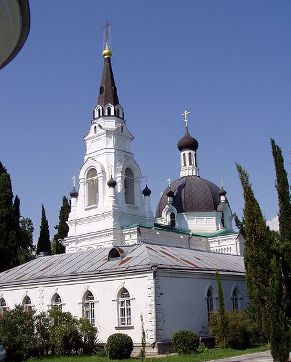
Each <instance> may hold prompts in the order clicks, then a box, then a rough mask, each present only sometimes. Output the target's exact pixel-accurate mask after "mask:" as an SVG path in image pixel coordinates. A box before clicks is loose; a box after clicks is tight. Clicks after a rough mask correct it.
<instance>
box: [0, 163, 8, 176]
mask: <svg viewBox="0 0 291 362" xmlns="http://www.w3.org/2000/svg"><path fill="white" fill-rule="evenodd" d="M6 172H7V169H6V167H4V166H3V164H2V162H1V161H0V176H1V175H2V173H6Z"/></svg>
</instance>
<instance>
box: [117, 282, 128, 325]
mask: <svg viewBox="0 0 291 362" xmlns="http://www.w3.org/2000/svg"><path fill="white" fill-rule="evenodd" d="M118 324H119V326H129V325H131V305H130V294H129V292H128V290H127V289H125V288H122V289H121V291H120V292H119V297H118Z"/></svg>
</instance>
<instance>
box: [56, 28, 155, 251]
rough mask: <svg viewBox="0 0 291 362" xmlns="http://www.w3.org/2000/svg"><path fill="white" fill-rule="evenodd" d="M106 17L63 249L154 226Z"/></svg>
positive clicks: (119, 239)
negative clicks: (100, 60) (99, 65)
mask: <svg viewBox="0 0 291 362" xmlns="http://www.w3.org/2000/svg"><path fill="white" fill-rule="evenodd" d="M109 36H110V27H109V23H106V24H105V27H104V46H103V53H102V56H103V61H104V64H103V72H102V77H101V82H100V87H99V95H98V101H97V105H96V107H95V108H94V110H93V119H92V120H91V126H90V129H89V132H88V133H87V135H86V136H85V138H84V140H85V143H86V154H85V157H84V163H83V166H82V167H81V170H80V173H79V191H78V192H77V191H76V186H74V189H73V192H71V197H72V210H71V213H70V215H69V220H68V225H69V233H68V237H67V238H66V239H65V240H64V241H63V243H64V245H65V246H66V251H67V252H74V251H78V250H86V249H91V248H97V247H106V246H110V245H122V244H123V243H124V240H123V234H122V227H124V226H128V225H131V224H141V225H144V226H153V224H154V218H153V213H152V211H151V208H150V207H149V200H148V198H149V195H144V194H143V193H142V191H141V181H142V173H141V170H140V168H139V166H138V164H137V162H136V161H135V160H134V155H133V153H132V152H131V148H130V143H131V141H132V140H133V135H132V134H131V132H130V131H129V129H128V127H127V124H126V121H125V118H124V110H123V107H122V106H121V105H120V103H119V98H118V94H117V88H116V85H115V80H114V76H113V71H112V66H111V57H112V51H111V47H110V41H109V39H110V37H109Z"/></svg>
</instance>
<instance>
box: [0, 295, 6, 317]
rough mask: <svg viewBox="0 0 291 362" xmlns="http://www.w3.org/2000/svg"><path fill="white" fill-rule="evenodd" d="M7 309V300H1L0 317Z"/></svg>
mask: <svg viewBox="0 0 291 362" xmlns="http://www.w3.org/2000/svg"><path fill="white" fill-rule="evenodd" d="M5 309H7V305H6V302H5V299H4V298H0V315H2V314H3V313H4V311H5Z"/></svg>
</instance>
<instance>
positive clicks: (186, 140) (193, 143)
mask: <svg viewBox="0 0 291 362" xmlns="http://www.w3.org/2000/svg"><path fill="white" fill-rule="evenodd" d="M177 147H178V150H179V151H183V150H192V151H196V150H197V148H198V141H197V140H196V139H195V138H194V137H192V136H191V135H190V133H189V132H188V127H186V129H185V133H184V136H183V137H182V138H181V139H180V141H179V142H178V144H177Z"/></svg>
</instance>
